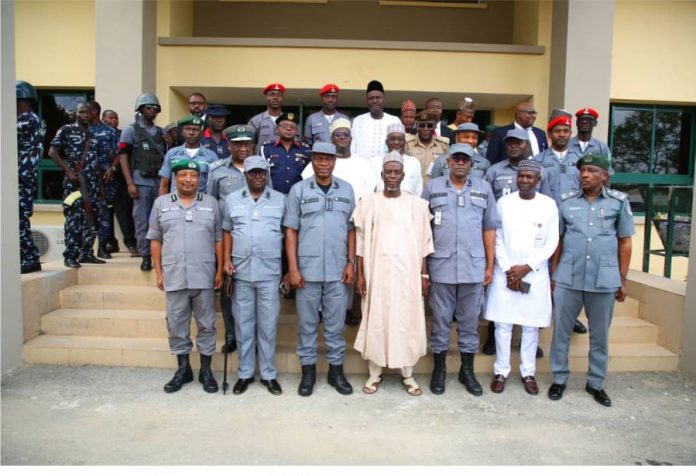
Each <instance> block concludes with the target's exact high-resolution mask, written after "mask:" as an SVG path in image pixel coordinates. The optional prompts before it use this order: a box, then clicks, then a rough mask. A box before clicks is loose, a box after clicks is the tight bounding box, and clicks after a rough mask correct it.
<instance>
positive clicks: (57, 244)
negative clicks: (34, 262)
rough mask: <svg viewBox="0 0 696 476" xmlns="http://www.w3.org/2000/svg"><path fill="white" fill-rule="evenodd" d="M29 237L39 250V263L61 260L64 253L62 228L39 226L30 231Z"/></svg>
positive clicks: (63, 231)
mask: <svg viewBox="0 0 696 476" xmlns="http://www.w3.org/2000/svg"><path fill="white" fill-rule="evenodd" d="M31 237H32V238H33V239H34V244H35V245H36V247H37V248H38V249H39V255H40V256H41V261H42V262H46V261H55V260H62V259H63V251H65V230H64V229H63V226H47V225H45V226H39V227H36V228H32V229H31Z"/></svg>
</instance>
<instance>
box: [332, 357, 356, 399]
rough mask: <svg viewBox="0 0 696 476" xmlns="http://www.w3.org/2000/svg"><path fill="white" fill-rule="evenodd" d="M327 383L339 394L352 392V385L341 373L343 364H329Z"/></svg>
mask: <svg viewBox="0 0 696 476" xmlns="http://www.w3.org/2000/svg"><path fill="white" fill-rule="evenodd" d="M328 381H329V385H331V386H332V387H333V388H335V389H336V391H337V392H338V393H340V394H341V395H350V394H351V393H353V387H352V386H351V384H350V382H348V379H347V378H346V376H345V375H343V365H330V364H329V378H328Z"/></svg>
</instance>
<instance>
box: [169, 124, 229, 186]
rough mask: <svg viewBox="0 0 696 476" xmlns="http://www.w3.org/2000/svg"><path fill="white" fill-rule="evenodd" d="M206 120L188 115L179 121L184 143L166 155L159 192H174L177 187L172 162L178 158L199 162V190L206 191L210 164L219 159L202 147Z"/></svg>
mask: <svg viewBox="0 0 696 476" xmlns="http://www.w3.org/2000/svg"><path fill="white" fill-rule="evenodd" d="M204 124H205V122H204V121H203V119H201V118H199V117H196V116H186V117H184V118H183V119H180V120H179V122H177V125H178V126H179V128H180V129H181V134H182V135H183V137H184V144H183V145H180V146H178V147H174V148H173V149H170V150H169V151H168V152H167V154H166V155H165V156H164V161H163V162H162V168H160V171H159V176H160V186H159V194H160V195H165V194H167V193H173V192H174V189H175V188H176V187H175V185H174V183H173V182H171V178H172V170H171V164H172V163H174V162H176V161H177V160H182V159H189V160H193V161H195V162H198V165H199V166H200V174H201V177H200V180H199V181H198V191H199V192H201V193H205V192H206V190H207V184H208V168H209V166H210V164H212V163H213V162H216V161H217V160H218V157H217V155H215V152H213V151H211V150H209V149H206V148H205V147H201V142H200V141H201V131H202V129H203V125H204Z"/></svg>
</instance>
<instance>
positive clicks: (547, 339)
mask: <svg viewBox="0 0 696 476" xmlns="http://www.w3.org/2000/svg"><path fill="white" fill-rule="evenodd" d="M114 256H116V258H115V259H113V260H111V261H110V262H109V263H108V264H107V265H91V266H90V265H88V266H83V267H82V268H80V269H79V271H78V284H77V285H74V286H70V287H67V288H65V289H62V290H61V291H60V308H58V309H56V310H54V311H52V312H49V313H47V314H44V315H43V316H42V317H41V335H39V336H38V337H36V338H34V339H32V340H30V341H28V342H26V343H25V345H24V359H25V361H26V362H28V363H45V364H65V365H82V364H94V365H123V366H132V367H162V368H174V367H175V366H176V365H175V364H176V359H175V358H174V357H173V356H172V355H171V354H170V353H169V347H168V343H167V331H166V327H165V322H164V293H163V292H161V291H160V290H158V289H157V288H156V287H155V284H154V276H155V275H154V272H152V273H144V272H141V271H140V269H139V268H138V265H139V260H137V259H132V258H126V257H123V256H125V255H124V254H121V255H114ZM638 305H639V303H638V301H636V300H634V299H627V300H626V302H624V303H617V306H616V309H615V317H614V321H613V323H612V328H611V334H610V341H611V344H610V362H609V369H610V371H649V370H660V371H671V370H676V368H677V364H678V356H677V355H676V354H674V353H672V352H670V351H668V350H667V349H665V348H663V347H661V346H659V345H658V344H657V343H656V342H657V337H658V328H657V326H655V325H654V324H651V323H649V322H647V321H644V320H642V319H639V318H638V317H637V316H638ZM294 306H295V302H294V300H285V299H282V303H281V316H280V320H279V325H278V338H277V353H276V365H277V368H278V371H279V372H281V373H299V372H300V365H299V362H298V360H297V356H296V355H295V347H296V345H297V315H296V313H295V308H294ZM218 307H219V306H218ZM583 319H584V316H583ZM428 327H429V324H428ZM217 329H218V345H217V348H218V349H219V348H220V346H221V345H222V336H223V324H222V319H221V315H220V313H219V309H218V320H217ZM195 332H196V330H195V324H193V323H192V336H195ZM356 333H357V328H355V327H346V331H345V336H346V342H347V352H346V362H345V369H346V372H348V373H357V374H364V373H366V372H367V367H366V363H365V362H364V361H363V360H362V358H361V357H360V355H359V354H358V353H357V352H356V351H354V350H353V349H352V347H353V345H352V344H353V342H354V340H355V335H356ZM480 334H481V336H482V341H483V339H484V338H485V336H486V335H487V325H486V323H484V322H482V323H481V326H480ZM320 339H321V335H320ZM194 341H195V338H194ZM320 341H321V340H320ZM540 341H541V342H540V345H541V347H542V348H543V349H544V351H545V352H546V354H547V355H548V350H549V347H550V344H551V329H545V330H542V333H541V339H540ZM513 342H519V336H518V334H515V335H514V336H513ZM588 343H589V338H588V336H587V335H578V334H574V335H573V340H572V345H571V351H570V366H571V370H572V371H576V372H582V371H585V370H586V368H587V349H588ZM322 351H323V345H320V352H322ZM512 360H513V369H516V368H517V366H518V365H519V354H518V353H517V352H516V351H513V354H512ZM493 361H494V357H493V356H487V355H483V354H478V355H477V358H476V371H477V372H480V373H490V372H491V371H492V368H493ZM192 365H193V366H194V367H197V366H198V356H197V355H195V356H192ZM222 365H223V359H222V354H216V355H215V357H214V358H213V367H214V368H215V369H216V370H222ZM228 365H229V369H230V371H234V370H235V369H236V367H237V354H236V353H234V354H231V355H230V359H229V364H228ZM431 366H432V359H431V357H430V355H428V356H427V357H425V358H423V359H421V361H420V362H419V364H418V366H417V367H416V373H421V374H425V373H429V372H430V371H431V369H432V367H431ZM447 367H448V371H449V372H451V373H452V372H457V371H458V369H459V355H458V353H457V350H456V333H455V331H454V329H453V331H452V345H451V347H450V352H449V355H448V361H447ZM537 368H538V371H539V372H548V371H549V363H548V358H547V356H545V357H544V358H543V359H540V360H539V361H538V362H537ZM326 369H327V365H326V362H325V361H324V360H323V358H321V357H320V362H319V370H320V371H322V372H323V371H326ZM513 371H514V370H513Z"/></svg>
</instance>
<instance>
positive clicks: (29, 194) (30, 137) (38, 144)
mask: <svg viewBox="0 0 696 476" xmlns="http://www.w3.org/2000/svg"><path fill="white" fill-rule="evenodd" d="M16 90H17V154H18V179H19V180H18V185H19V253H20V255H19V256H20V264H21V272H22V274H24V273H32V272H34V271H41V262H40V261H39V249H38V248H37V247H36V245H35V244H34V239H33V238H32V236H31V223H30V221H29V217H31V216H32V215H33V213H34V192H35V191H36V165H37V164H38V163H39V160H41V158H42V157H43V151H44V145H43V140H44V136H45V135H46V124H45V123H44V122H43V120H42V119H41V118H39V116H38V115H36V113H35V112H34V109H33V108H34V103H35V102H36V101H37V100H38V97H37V95H36V90H35V89H34V86H32V85H31V84H29V83H27V82H26V81H17V83H16Z"/></svg>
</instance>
